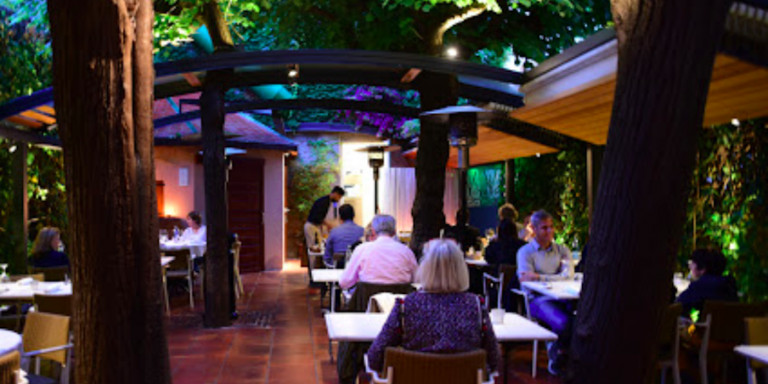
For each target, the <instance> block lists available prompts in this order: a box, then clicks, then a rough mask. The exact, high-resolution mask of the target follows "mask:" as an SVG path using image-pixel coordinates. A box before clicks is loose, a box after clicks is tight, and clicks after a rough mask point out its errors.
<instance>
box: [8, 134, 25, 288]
mask: <svg viewBox="0 0 768 384" xmlns="http://www.w3.org/2000/svg"><path fill="white" fill-rule="evenodd" d="M11 158H12V160H11V163H12V165H11V180H13V181H12V184H13V188H12V190H13V198H12V201H13V203H12V204H11V214H10V218H9V219H10V220H9V221H10V228H8V229H9V230H10V231H9V232H10V233H11V238H12V239H13V244H14V246H15V247H14V249H13V253H12V254H11V255H7V256H8V259H9V261H10V263H8V264H10V267H11V270H10V271H9V272H10V273H11V274H21V273H27V272H26V271H27V239H29V232H28V229H27V223H28V222H29V207H28V204H27V202H28V198H27V144H26V143H18V144H16V151H15V152H14V153H13V154H12V156H11Z"/></svg>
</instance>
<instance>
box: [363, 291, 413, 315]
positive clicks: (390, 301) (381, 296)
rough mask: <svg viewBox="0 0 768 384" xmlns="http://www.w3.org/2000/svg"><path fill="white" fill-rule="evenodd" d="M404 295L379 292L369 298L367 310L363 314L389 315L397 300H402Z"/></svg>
mask: <svg viewBox="0 0 768 384" xmlns="http://www.w3.org/2000/svg"><path fill="white" fill-rule="evenodd" d="M403 298H405V295H404V294H402V293H389V292H381V293H377V294H375V295H373V296H371V298H370V299H368V309H366V311H365V312H368V313H390V312H392V308H394V307H395V301H396V300H397V299H403Z"/></svg>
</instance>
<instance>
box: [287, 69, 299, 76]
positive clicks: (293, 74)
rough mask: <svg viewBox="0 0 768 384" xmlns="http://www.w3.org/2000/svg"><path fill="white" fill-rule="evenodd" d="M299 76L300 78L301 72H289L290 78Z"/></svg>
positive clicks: (293, 70)
mask: <svg viewBox="0 0 768 384" xmlns="http://www.w3.org/2000/svg"><path fill="white" fill-rule="evenodd" d="M297 76H299V71H297V70H295V69H291V70H290V71H288V77H297Z"/></svg>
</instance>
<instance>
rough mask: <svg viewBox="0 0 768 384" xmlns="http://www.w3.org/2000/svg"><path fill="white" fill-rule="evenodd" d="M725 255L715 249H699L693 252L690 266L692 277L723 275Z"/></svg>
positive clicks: (689, 262)
mask: <svg viewBox="0 0 768 384" xmlns="http://www.w3.org/2000/svg"><path fill="white" fill-rule="evenodd" d="M725 265H726V261H725V256H723V253H722V252H720V251H718V250H714V249H702V248H700V249H697V250H695V251H693V253H692V254H691V259H690V260H689V261H688V267H689V268H690V269H691V277H692V278H693V279H694V280H696V279H698V278H700V277H701V276H704V275H713V276H721V275H722V274H723V272H725Z"/></svg>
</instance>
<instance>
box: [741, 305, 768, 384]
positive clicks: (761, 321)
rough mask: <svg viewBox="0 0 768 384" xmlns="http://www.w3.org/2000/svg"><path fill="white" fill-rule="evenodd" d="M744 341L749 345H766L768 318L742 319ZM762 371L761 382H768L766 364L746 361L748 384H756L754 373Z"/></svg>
mask: <svg viewBox="0 0 768 384" xmlns="http://www.w3.org/2000/svg"><path fill="white" fill-rule="evenodd" d="M744 325H745V327H744V328H745V331H746V333H745V335H744V341H745V342H746V344H750V345H768V317H751V318H746V319H744ZM759 370H762V371H763V374H764V377H763V379H764V380H763V382H768V364H763V363H761V362H759V361H755V360H752V359H749V360H748V361H747V380H748V382H749V384H757V374H756V372H755V371H759Z"/></svg>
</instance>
